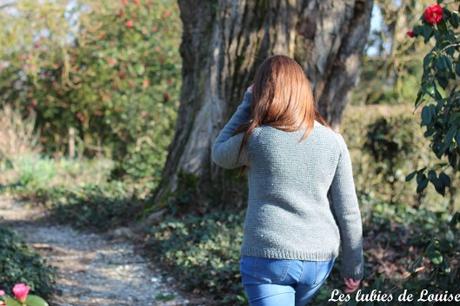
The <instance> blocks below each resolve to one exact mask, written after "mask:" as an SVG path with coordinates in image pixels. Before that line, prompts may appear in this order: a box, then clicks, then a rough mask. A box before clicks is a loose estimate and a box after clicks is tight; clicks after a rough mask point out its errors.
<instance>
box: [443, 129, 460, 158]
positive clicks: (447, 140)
mask: <svg viewBox="0 0 460 306" xmlns="http://www.w3.org/2000/svg"><path fill="white" fill-rule="evenodd" d="M456 133H457V127H456V126H455V125H453V126H451V127H450V128H449V130H448V131H447V133H446V138H445V139H444V143H443V146H442V147H441V150H440V151H441V152H440V153H444V152H445V151H446V150H447V148H448V147H449V146H450V144H451V143H452V140H453V139H454V137H455V134H456Z"/></svg>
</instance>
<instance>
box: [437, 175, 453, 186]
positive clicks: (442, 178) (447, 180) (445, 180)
mask: <svg viewBox="0 0 460 306" xmlns="http://www.w3.org/2000/svg"><path fill="white" fill-rule="evenodd" d="M439 180H440V181H441V182H442V183H443V184H444V185H445V186H450V184H451V181H450V177H449V176H448V175H447V174H446V173H445V172H444V171H441V173H439Z"/></svg>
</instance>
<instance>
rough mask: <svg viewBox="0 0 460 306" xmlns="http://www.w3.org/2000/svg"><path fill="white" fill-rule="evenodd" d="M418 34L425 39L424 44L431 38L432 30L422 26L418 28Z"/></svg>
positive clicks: (427, 26) (429, 27)
mask: <svg viewBox="0 0 460 306" xmlns="http://www.w3.org/2000/svg"><path fill="white" fill-rule="evenodd" d="M420 32H421V34H422V35H423V38H424V39H425V43H427V42H428V40H429V39H430V38H431V36H433V33H434V31H433V28H432V27H431V26H429V25H427V24H424V25H422V26H421V27H420Z"/></svg>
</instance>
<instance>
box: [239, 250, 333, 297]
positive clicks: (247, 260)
mask: <svg viewBox="0 0 460 306" xmlns="http://www.w3.org/2000/svg"><path fill="white" fill-rule="evenodd" d="M334 262H335V259H331V260H327V261H310V260H295V259H276V258H265V257H255V256H244V255H243V256H241V258H240V272H241V280H242V283H243V286H244V290H245V293H246V296H247V298H248V300H249V304H250V305H251V306H281V305H282V306H290V305H295V306H304V305H307V304H308V302H310V301H311V299H312V298H313V297H314V295H315V293H317V291H318V290H319V288H321V285H322V284H323V283H324V282H325V281H326V279H327V278H328V276H329V274H330V273H331V270H332V268H333V266H334Z"/></svg>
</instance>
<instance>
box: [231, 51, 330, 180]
mask: <svg viewBox="0 0 460 306" xmlns="http://www.w3.org/2000/svg"><path fill="white" fill-rule="evenodd" d="M314 120H317V121H318V122H320V123H322V124H323V125H325V126H327V127H329V128H331V127H330V125H329V124H328V123H327V122H326V120H325V119H324V118H323V117H322V116H321V115H320V113H319V112H318V110H317V108H316V105H315V101H314V97H313V92H312V89H311V85H310V81H309V80H308V78H307V76H306V75H305V72H304V71H303V69H302V66H300V65H299V64H298V63H297V62H296V61H295V60H294V59H292V58H290V57H288V56H285V55H273V56H270V57H268V58H267V59H265V60H264V61H263V62H262V64H261V65H260V66H259V67H258V69H257V71H256V74H255V77H254V84H253V88H252V101H251V114H250V117H249V121H248V122H245V123H243V124H241V125H240V126H238V128H237V129H236V130H235V133H234V134H238V133H241V132H244V136H243V140H242V142H241V146H240V149H239V151H238V156H237V158H238V159H239V158H240V155H241V151H242V149H243V146H244V145H246V143H247V141H248V139H249V136H250V135H251V133H252V132H253V131H254V129H255V128H256V127H259V126H261V125H270V126H272V127H275V128H277V129H280V130H283V131H289V132H291V131H296V130H298V129H300V128H302V127H306V129H305V133H304V134H303V136H302V137H301V138H300V139H299V142H301V141H302V140H304V139H306V138H307V137H308V135H310V133H311V131H312V130H313V125H314ZM245 169H246V166H242V167H241V171H240V174H242V173H243V172H244V170H245Z"/></svg>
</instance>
